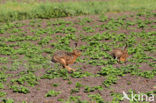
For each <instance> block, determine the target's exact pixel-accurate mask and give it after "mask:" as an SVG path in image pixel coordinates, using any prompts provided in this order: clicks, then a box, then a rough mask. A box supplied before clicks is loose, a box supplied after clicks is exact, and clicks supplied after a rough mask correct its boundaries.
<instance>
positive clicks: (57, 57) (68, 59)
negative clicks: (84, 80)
mask: <svg viewBox="0 0 156 103" xmlns="http://www.w3.org/2000/svg"><path fill="white" fill-rule="evenodd" d="M80 55H81V52H80V51H78V50H73V52H66V51H57V52H55V53H54V55H53V57H52V62H58V63H60V64H61V65H62V66H63V67H64V68H66V69H67V70H68V71H75V69H72V68H71V67H69V66H68V65H69V64H73V63H74V62H75V61H76V59H77V57H79V56H80Z"/></svg>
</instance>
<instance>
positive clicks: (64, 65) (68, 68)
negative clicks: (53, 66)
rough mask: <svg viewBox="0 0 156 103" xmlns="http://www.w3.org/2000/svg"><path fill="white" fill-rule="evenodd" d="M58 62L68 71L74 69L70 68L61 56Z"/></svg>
mask: <svg viewBox="0 0 156 103" xmlns="http://www.w3.org/2000/svg"><path fill="white" fill-rule="evenodd" d="M60 63H61V64H62V65H63V67H64V68H66V69H67V70H68V71H75V70H74V69H72V68H71V67H69V66H67V64H66V61H65V60H64V59H63V58H61V59H60Z"/></svg>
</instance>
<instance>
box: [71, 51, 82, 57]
mask: <svg viewBox="0 0 156 103" xmlns="http://www.w3.org/2000/svg"><path fill="white" fill-rule="evenodd" d="M73 54H74V55H76V56H80V55H81V51H79V50H73Z"/></svg>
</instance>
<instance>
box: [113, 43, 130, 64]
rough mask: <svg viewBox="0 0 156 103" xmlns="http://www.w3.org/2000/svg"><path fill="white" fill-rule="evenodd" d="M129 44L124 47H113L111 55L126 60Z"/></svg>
mask: <svg viewBox="0 0 156 103" xmlns="http://www.w3.org/2000/svg"><path fill="white" fill-rule="evenodd" d="M126 49H127V44H126V46H125V47H124V49H123V50H122V49H113V50H112V52H111V55H112V56H113V57H115V58H116V59H118V60H119V61H122V62H125V61H126V59H127V58H128V52H127V50H126Z"/></svg>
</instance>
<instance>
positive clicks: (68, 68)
mask: <svg viewBox="0 0 156 103" xmlns="http://www.w3.org/2000/svg"><path fill="white" fill-rule="evenodd" d="M65 68H66V69H67V70H68V71H69V72H70V71H75V69H72V68H71V67H69V66H66V67H65Z"/></svg>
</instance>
